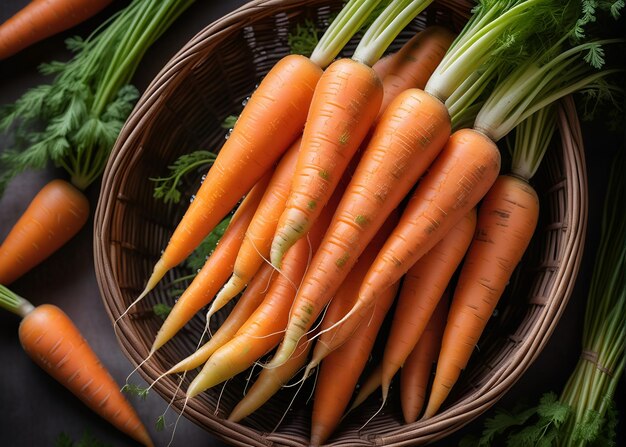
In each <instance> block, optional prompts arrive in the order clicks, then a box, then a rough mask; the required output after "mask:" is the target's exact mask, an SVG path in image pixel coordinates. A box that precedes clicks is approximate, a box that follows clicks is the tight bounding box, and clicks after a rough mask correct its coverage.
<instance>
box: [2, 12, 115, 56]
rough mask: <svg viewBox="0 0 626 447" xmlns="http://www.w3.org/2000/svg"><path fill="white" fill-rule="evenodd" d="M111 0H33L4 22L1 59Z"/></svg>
mask: <svg viewBox="0 0 626 447" xmlns="http://www.w3.org/2000/svg"><path fill="white" fill-rule="evenodd" d="M109 3H111V0H33V1H31V2H30V3H29V4H28V5H26V6H25V7H24V8H22V9H21V10H19V11H18V12H17V13H16V14H15V15H14V16H13V17H11V18H10V19H8V20H7V21H6V22H4V23H3V24H2V25H1V26H0V60H1V59H6V58H8V57H9V56H12V55H14V54H15V53H17V52H19V51H21V50H23V49H24V48H26V47H28V46H30V45H32V44H34V43H36V42H39V41H41V40H44V39H45V38H47V37H50V36H53V35H55V34H58V33H60V32H62V31H65V30H67V29H70V28H72V27H74V26H76V25H78V24H79V23H81V22H84V21H85V20H87V19H88V18H90V17H92V16H94V15H96V14H97V13H98V12H100V11H101V10H103V9H104V8H105V7H106V6H108V5H109Z"/></svg>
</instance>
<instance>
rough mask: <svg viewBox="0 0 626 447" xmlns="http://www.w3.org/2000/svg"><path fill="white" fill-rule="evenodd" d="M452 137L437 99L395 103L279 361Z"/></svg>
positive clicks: (342, 208) (326, 244) (308, 279)
mask: <svg viewBox="0 0 626 447" xmlns="http://www.w3.org/2000/svg"><path fill="white" fill-rule="evenodd" d="M449 135H450V117H449V116H448V113H447V109H446V108H445V106H444V105H443V104H442V103H441V102H440V101H439V100H437V99H436V98H434V97H433V96H431V95H429V94H427V93H425V92H423V91H421V90H419V89H410V90H407V91H405V92H403V93H401V94H400V95H399V96H398V97H397V98H396V99H395V100H394V101H393V102H392V104H391V105H390V107H389V108H388V109H387V111H386V112H385V113H384V114H383V117H382V119H381V121H380V122H379V123H378V125H377V126H376V129H375V131H374V134H373V135H372V139H371V140H370V143H369V145H368V147H367V149H366V150H365V152H364V153H363V155H362V158H361V161H360V162H359V165H358V166H357V168H356V171H355V173H354V175H353V176H352V179H351V180H350V183H349V184H348V187H347V189H346V192H345V194H344V197H343V198H342V200H341V202H340V203H339V205H338V207H337V211H336V212H335V215H334V216H333V220H332V222H331V225H330V227H329V231H328V232H327V234H326V235H325V237H324V240H323V241H322V244H321V246H320V249H319V250H318V252H317V253H316V255H315V256H314V257H313V260H312V262H311V267H310V268H309V270H308V272H307V275H306V276H305V278H304V280H303V282H302V285H301V287H300V290H299V291H298V295H297V296H296V301H295V302H294V308H293V310H292V313H291V316H290V325H289V326H288V329H287V332H286V334H285V341H284V343H283V345H284V346H285V347H284V350H283V351H282V352H279V353H277V356H275V358H276V359H278V360H276V361H277V362H278V361H282V360H285V359H286V358H287V357H288V356H289V353H290V349H291V350H292V349H293V348H295V346H296V344H297V341H298V339H299V338H300V337H301V336H302V335H303V334H304V333H305V332H306V330H308V329H309V328H310V325H311V324H312V322H313V321H314V319H315V318H316V317H317V316H318V315H319V314H320V313H321V311H322V309H323V307H324V306H326V304H328V302H329V301H330V299H331V298H332V296H333V294H334V293H335V292H336V291H337V289H338V287H339V286H340V285H341V283H342V282H343V280H344V279H345V278H346V276H347V274H348V273H349V271H350V270H351V269H352V267H353V266H354V264H355V262H356V260H357V258H358V257H359V256H360V254H361V253H362V252H363V250H364V249H365V247H366V246H367V244H368V243H369V242H370V241H371V240H372V238H373V237H374V236H375V235H376V233H377V231H378V230H379V229H380V227H381V226H382V224H383V223H384V221H385V220H386V219H387V217H388V216H389V215H390V214H391V212H392V211H393V210H394V209H396V208H397V207H398V206H399V205H400V203H401V201H402V200H403V199H404V197H405V196H406V195H407V194H408V193H409V191H410V189H411V188H412V187H413V185H414V184H415V182H416V181H417V179H418V178H419V176H420V175H422V173H423V172H424V171H425V170H426V169H427V168H428V166H429V165H430V164H431V162H432V160H433V159H435V157H436V156H437V154H438V153H439V152H440V151H441V149H442V148H443V147H444V144H445V143H446V141H447V139H448V137H449ZM467 211H469V209H468V210H467ZM320 272H325V273H324V274H323V275H321V274H320ZM331 272H332V273H331ZM329 278H331V279H329ZM397 279H399V276H398V278H397Z"/></svg>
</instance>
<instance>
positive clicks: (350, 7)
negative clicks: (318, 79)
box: [310, 0, 381, 68]
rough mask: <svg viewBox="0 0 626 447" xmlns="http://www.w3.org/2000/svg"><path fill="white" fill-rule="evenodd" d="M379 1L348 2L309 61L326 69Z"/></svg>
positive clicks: (355, 0)
mask: <svg viewBox="0 0 626 447" xmlns="http://www.w3.org/2000/svg"><path fill="white" fill-rule="evenodd" d="M380 1H381V0H350V1H349V2H348V3H347V4H346V5H345V6H344V7H343V8H342V9H341V11H340V12H339V14H338V15H337V17H336V18H335V19H334V20H333V21H332V23H331V24H330V25H329V27H328V29H327V30H326V32H325V33H324V35H323V36H322V37H321V38H320V40H319V42H318V43H317V45H316V46H315V49H314V50H313V53H312V54H311V57H310V59H311V61H313V62H314V63H315V64H317V65H318V66H320V67H321V68H326V67H327V66H328V65H330V63H331V62H332V61H333V59H335V57H337V55H338V54H339V52H340V51H341V49H342V48H343V47H344V46H345V45H346V43H348V41H349V40H350V38H351V37H352V36H353V35H354V34H355V33H356V32H357V31H359V29H360V28H361V26H362V25H363V23H364V22H365V20H366V19H367V18H368V16H369V15H370V14H371V13H372V11H374V8H376V6H377V5H378V3H380Z"/></svg>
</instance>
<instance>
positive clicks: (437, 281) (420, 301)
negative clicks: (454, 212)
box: [382, 208, 476, 399]
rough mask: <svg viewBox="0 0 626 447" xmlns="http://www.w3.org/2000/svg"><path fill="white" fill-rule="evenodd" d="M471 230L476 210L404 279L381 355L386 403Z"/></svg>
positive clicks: (439, 299) (470, 236) (472, 233)
mask: <svg viewBox="0 0 626 447" xmlns="http://www.w3.org/2000/svg"><path fill="white" fill-rule="evenodd" d="M475 229H476V209H475V208H472V210H471V211H470V212H469V213H468V214H466V215H465V216H464V217H463V218H462V219H461V220H460V221H459V222H458V223H457V224H456V225H455V226H454V227H452V229H451V230H450V231H449V232H448V234H446V235H445V236H444V237H443V239H441V241H439V242H438V243H437V245H435V246H434V247H433V248H432V249H431V250H429V251H428V253H426V254H425V255H424V256H423V257H422V258H420V259H419V260H418V261H417V262H416V263H415V264H414V265H413V266H412V267H411V268H410V269H409V270H408V271H407V273H406V275H404V279H403V282H402V287H401V290H400V296H399V298H398V305H397V306H396V309H395V313H394V317H393V320H392V323H391V328H390V332H389V336H388V337H387V343H386V345H385V349H384V351H383V360H382V388H383V398H385V399H386V397H387V392H388V390H389V385H390V384H391V380H392V379H393V377H394V376H395V374H396V372H398V370H399V369H400V368H401V367H402V365H404V362H405V361H406V360H407V358H408V357H409V354H410V353H411V351H412V350H413V348H414V347H415V345H416V344H417V343H418V340H420V337H421V336H422V332H423V331H424V330H426V328H427V325H428V324H429V321H430V317H431V315H432V314H433V312H434V311H435V309H436V308H437V303H439V301H441V299H442V297H443V295H444V292H445V291H446V288H447V287H448V284H449V283H450V280H451V278H452V275H453V274H454V272H455V271H456V270H457V268H458V266H459V265H460V264H461V261H462V260H463V257H464V256H465V253H466V252H467V249H468V247H469V244H470V242H471V241H472V237H473V236H474V231H475Z"/></svg>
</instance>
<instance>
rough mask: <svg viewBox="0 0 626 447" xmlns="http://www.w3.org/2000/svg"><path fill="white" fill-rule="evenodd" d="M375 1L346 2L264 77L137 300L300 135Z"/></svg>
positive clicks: (183, 257)
mask: <svg viewBox="0 0 626 447" xmlns="http://www.w3.org/2000/svg"><path fill="white" fill-rule="evenodd" d="M379 1H380V0H350V1H349V2H348V4H346V6H344V8H343V9H342V10H341V12H340V13H339V15H338V16H337V18H336V19H335V20H334V21H333V22H332V23H331V25H330V26H329V28H328V29H327V30H326V32H325V33H324V35H323V36H322V38H321V39H320V41H319V43H318V45H317V46H316V48H315V50H314V51H313V54H312V55H311V58H307V57H304V56H300V55H295V54H290V55H287V56H285V57H284V58H282V59H281V60H280V61H278V62H277V63H276V65H275V66H274V67H272V69H271V70H270V71H269V73H268V74H267V75H265V77H264V78H263V81H262V82H261V83H260V85H259V86H258V88H257V89H256V90H255V91H254V93H253V94H252V96H251V97H250V99H249V100H248V102H247V104H246V106H245V107H244V110H243V111H242V113H241V115H240V116H239V119H238V120H237V124H236V125H235V127H234V128H233V131H232V133H231V134H230V137H229V138H228V140H226V142H225V144H224V145H223V146H222V148H221V149H220V151H219V154H218V156H217V158H216V160H215V162H214V164H213V167H212V168H211V169H210V170H209V172H208V174H207V177H206V179H205V180H204V182H203V183H202V186H201V187H200V189H199V190H198V192H197V193H196V198H195V200H194V201H193V203H192V204H191V206H190V207H189V209H188V210H187V212H186V213H185V214H184V216H183V218H182V219H181V221H180V222H179V224H178V226H177V227H176V229H175V231H174V233H173V234H172V236H171V238H170V241H169V243H168V245H167V247H166V248H165V251H164V252H163V253H162V255H161V257H160V259H159V260H158V261H157V263H156V264H155V266H154V269H153V272H152V274H151V275H150V278H149V279H148V281H147V284H146V287H145V289H144V291H143V292H142V293H141V294H140V296H139V297H138V298H137V301H138V300H140V299H141V298H143V297H144V296H145V295H146V294H147V293H148V292H149V291H150V290H152V289H153V288H154V287H155V286H156V284H157V283H158V282H159V281H160V279H161V278H162V277H163V276H164V275H165V273H166V272H167V271H168V270H169V269H171V268H172V267H174V266H175V265H177V264H178V263H180V262H181V261H183V260H184V259H185V258H186V257H187V256H188V255H189V254H190V253H191V252H192V251H193V249H194V248H195V247H196V246H197V245H198V244H199V243H200V241H202V239H203V238H204V237H205V236H206V235H207V234H208V233H209V232H210V231H211V230H212V229H213V227H214V226H215V225H216V224H217V223H218V222H219V221H220V220H221V219H222V218H223V217H224V215H225V214H226V213H227V212H228V211H230V210H231V209H232V208H233V206H234V205H235V204H236V203H237V201H238V200H239V199H240V198H241V196H242V195H243V194H244V193H245V192H246V191H248V190H249V189H250V188H251V187H252V185H253V184H254V183H255V182H256V181H257V180H258V179H259V178H260V177H261V176H262V175H263V174H264V173H265V171H267V169H269V167H270V166H272V165H273V164H274V163H275V162H276V161H277V160H278V158H279V157H280V156H281V155H282V154H283V153H284V152H285V151H286V150H287V149H288V147H289V145H290V144H291V143H292V142H293V141H294V140H295V139H296V138H297V136H298V135H299V134H300V132H302V129H303V127H304V123H305V121H306V117H307V113H308V110H309V105H310V103H311V99H312V97H313V91H314V89H315V86H316V84H317V82H318V81H319V79H320V77H321V75H322V69H323V68H325V67H326V66H327V65H328V64H330V62H331V61H332V60H333V59H334V57H335V56H336V55H337V54H338V53H339V51H340V50H341V48H342V47H343V45H344V44H345V43H347V41H348V40H349V39H350V37H351V36H352V34H354V33H355V32H356V31H357V30H358V29H359V27H360V26H361V24H362V23H363V22H364V20H365V19H366V18H367V16H368V15H369V13H370V12H371V11H372V9H373V8H374V7H375V6H376V4H377V3H378V2H379Z"/></svg>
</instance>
